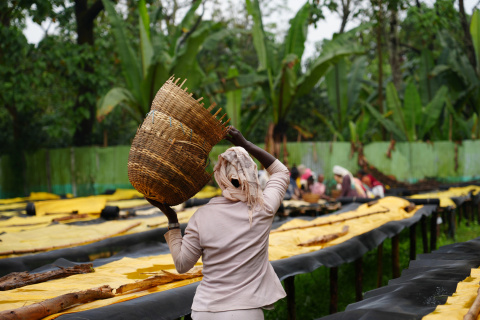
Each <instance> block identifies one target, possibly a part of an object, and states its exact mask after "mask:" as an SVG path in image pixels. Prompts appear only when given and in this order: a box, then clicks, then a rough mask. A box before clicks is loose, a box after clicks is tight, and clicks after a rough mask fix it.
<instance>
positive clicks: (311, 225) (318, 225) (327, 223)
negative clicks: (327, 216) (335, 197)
mask: <svg viewBox="0 0 480 320" xmlns="http://www.w3.org/2000/svg"><path fill="white" fill-rule="evenodd" d="M389 211H390V209H386V210H380V211H374V212H369V213H366V214H362V215H359V216H355V217H350V218H344V219H338V220H333V221H327V222H322V223H314V224H309V225H306V226H299V227H290V228H281V229H276V230H272V231H270V233H277V232H283V231H290V230H297V229H308V228H314V227H321V226H326V225H330V224H334V223H339V222H345V221H348V220H353V219H359V218H363V217H367V216H371V215H374V214H378V213H387V212H389Z"/></svg>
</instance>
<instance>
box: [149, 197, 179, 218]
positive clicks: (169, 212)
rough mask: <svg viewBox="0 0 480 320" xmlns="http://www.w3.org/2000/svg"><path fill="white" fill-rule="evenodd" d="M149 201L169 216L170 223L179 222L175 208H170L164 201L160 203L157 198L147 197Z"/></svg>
mask: <svg viewBox="0 0 480 320" xmlns="http://www.w3.org/2000/svg"><path fill="white" fill-rule="evenodd" d="M145 199H146V200H147V201H148V202H150V204H151V205H152V206H155V207H157V208H158V209H160V211H162V212H163V214H165V216H166V217H167V218H168V222H169V223H176V222H178V217H177V213H176V212H175V210H173V209H172V208H170V206H169V205H167V204H164V203H160V202H158V201H156V200H153V199H148V198H145Z"/></svg>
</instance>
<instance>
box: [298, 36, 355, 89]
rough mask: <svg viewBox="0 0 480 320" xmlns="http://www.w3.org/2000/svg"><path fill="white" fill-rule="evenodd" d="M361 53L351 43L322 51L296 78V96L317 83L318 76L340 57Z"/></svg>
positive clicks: (321, 75) (322, 74)
mask: <svg viewBox="0 0 480 320" xmlns="http://www.w3.org/2000/svg"><path fill="white" fill-rule="evenodd" d="M332 41H335V40H332ZM363 53H364V51H363V50H362V49H361V48H359V47H357V46H356V45H351V44H350V45H347V44H345V45H341V46H336V47H334V48H332V49H330V50H327V52H325V53H322V54H321V55H320V56H319V57H318V58H317V59H315V61H314V62H313V63H312V66H311V67H310V68H309V69H308V70H307V71H306V72H305V74H303V75H302V77H300V79H299V80H298V82H297V93H296V97H297V98H299V97H301V96H304V95H306V94H308V93H309V92H310V91H311V90H312V89H313V87H314V86H315V85H316V84H317V83H318V81H319V80H320V78H321V77H323V76H324V75H325V74H326V73H327V72H328V71H329V69H330V68H331V67H332V66H333V65H334V64H335V63H337V62H338V61H340V60H341V59H342V58H344V57H347V56H351V55H354V54H363Z"/></svg>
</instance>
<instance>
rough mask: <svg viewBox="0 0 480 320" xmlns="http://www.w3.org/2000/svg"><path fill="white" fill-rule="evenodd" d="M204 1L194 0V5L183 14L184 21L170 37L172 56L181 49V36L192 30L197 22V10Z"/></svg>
mask: <svg viewBox="0 0 480 320" xmlns="http://www.w3.org/2000/svg"><path fill="white" fill-rule="evenodd" d="M201 3H202V1H201V0H197V1H192V6H191V7H190V8H189V9H188V11H187V13H186V14H185V15H184V16H183V19H182V21H181V22H180V24H179V25H178V26H177V27H176V29H175V31H174V33H173V35H172V36H171V37H170V43H171V46H170V50H169V54H170V56H172V57H173V56H175V54H176V52H177V51H178V50H179V49H180V41H181V40H180V38H181V37H182V35H185V34H186V33H188V32H190V31H191V30H190V29H191V28H192V27H193V25H194V23H195V11H197V9H198V7H199V6H200V4H201Z"/></svg>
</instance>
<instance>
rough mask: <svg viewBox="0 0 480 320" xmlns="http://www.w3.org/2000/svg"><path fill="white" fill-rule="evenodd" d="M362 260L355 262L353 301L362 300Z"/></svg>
mask: <svg viewBox="0 0 480 320" xmlns="http://www.w3.org/2000/svg"><path fill="white" fill-rule="evenodd" d="M362 283H363V258H362V257H360V258H358V259H357V260H355V301H357V302H358V301H362V300H363V286H362Z"/></svg>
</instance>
